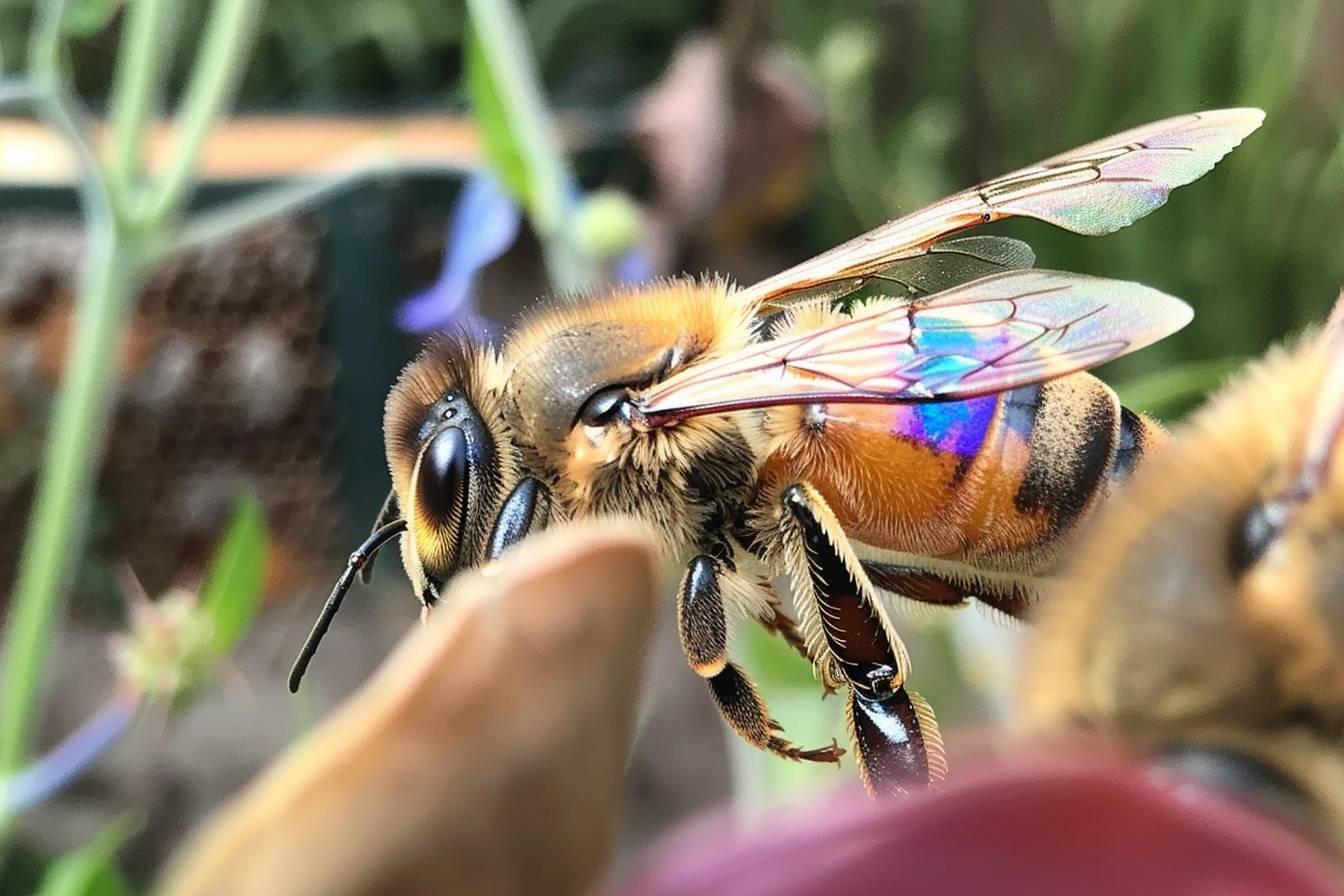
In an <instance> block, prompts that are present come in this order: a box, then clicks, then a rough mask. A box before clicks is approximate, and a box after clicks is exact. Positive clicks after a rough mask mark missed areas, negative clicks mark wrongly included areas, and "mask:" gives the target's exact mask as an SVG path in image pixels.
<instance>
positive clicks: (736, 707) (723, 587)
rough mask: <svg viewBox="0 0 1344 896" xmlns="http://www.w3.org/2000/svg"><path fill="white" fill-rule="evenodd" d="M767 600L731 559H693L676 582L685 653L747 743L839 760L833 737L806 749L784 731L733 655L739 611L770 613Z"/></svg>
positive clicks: (819, 759)
mask: <svg viewBox="0 0 1344 896" xmlns="http://www.w3.org/2000/svg"><path fill="white" fill-rule="evenodd" d="M763 601H764V598H762V597H761V596H760V591H759V590H758V589H757V588H756V586H755V585H753V584H752V583H751V582H750V581H749V580H748V579H746V578H745V577H743V576H742V575H741V574H740V573H738V572H737V570H735V569H733V568H732V567H731V566H730V564H729V562H728V561H727V560H725V559H722V558H720V557H716V556H711V555H709V554H701V555H699V556H697V557H695V558H694V559H692V560H691V562H690V563H689V564H688V565H687V567H686V573H685V575H683V576H682V580H681V585H680V587H678V588H677V633H678V635H679V636H680V638H681V646H682V650H683V651H684V652H685V653H686V659H687V660H688V661H689V662H690V664H691V668H692V669H693V670H695V673H696V674H697V675H699V676H700V677H701V678H703V679H705V681H706V683H707V684H708V685H709V690H710V693H711V694H713V696H714V702H715V704H716V705H717V706H718V708H719V712H720V714H721V715H722V716H723V718H724V721H726V722H727V723H728V726H729V727H730V728H732V729H733V731H734V732H735V733H736V734H737V735H738V736H739V737H741V738H742V739H743V740H745V741H747V743H749V744H751V745H752V746H755V747H759V748H760V749H762V750H768V751H770V752H771V753H774V754H775V755H777V756H782V757H784V758H786V759H796V760H804V761H808V762H837V763H838V762H839V759H840V757H841V756H842V755H843V754H844V752H845V751H844V750H843V749H842V748H841V747H840V745H839V744H837V743H836V742H835V741H834V740H832V741H831V743H830V745H829V746H826V747H821V748H819V749H815V750H805V749H801V748H799V747H796V746H794V745H793V744H792V743H790V742H789V741H788V740H786V739H785V738H783V737H781V736H780V735H779V732H780V731H781V730H782V729H781V727H780V725H779V723H778V722H776V721H775V720H774V719H772V718H771V717H770V714H769V710H768V709H767V708H766V705H765V700H764V699H763V698H762V697H761V693H760V691H759V690H758V689H757V688H756V685H755V683H754V682H752V680H751V679H750V678H749V677H748V676H747V674H746V673H745V672H744V671H743V670H742V668H741V667H740V666H738V665H737V664H736V663H734V662H732V661H731V660H730V659H729V657H728V633H729V628H730V626H731V623H732V621H733V620H734V617H740V616H743V615H751V616H755V617H756V618H758V619H760V618H766V616H767V614H766V613H764V612H763V610H764V609H768V608H763V607H758V606H756V605H757V604H760V603H762V602H763ZM770 618H773V616H771V617H770Z"/></svg>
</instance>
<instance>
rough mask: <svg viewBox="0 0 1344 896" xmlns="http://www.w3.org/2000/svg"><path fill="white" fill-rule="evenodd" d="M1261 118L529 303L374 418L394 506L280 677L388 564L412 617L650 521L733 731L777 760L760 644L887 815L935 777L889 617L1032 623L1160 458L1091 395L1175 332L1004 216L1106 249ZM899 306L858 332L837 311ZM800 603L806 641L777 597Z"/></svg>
mask: <svg viewBox="0 0 1344 896" xmlns="http://www.w3.org/2000/svg"><path fill="white" fill-rule="evenodd" d="M1263 117H1264V116H1263V113H1262V112H1261V111H1260V110H1258V109H1232V110H1220V111H1212V112H1205V113H1200V114H1194V115H1187V116H1183V117H1179V118H1172V119H1168V120H1165V121H1161V122H1158V123H1155V124H1150V125H1147V126H1145V127H1140V128H1136V129H1134V130H1131V131H1127V132H1125V133H1122V134H1119V135H1117V136H1114V137H1111V138H1108V139H1105V140H1101V141H1098V142H1095V143H1092V144H1089V145H1087V146H1084V147H1081V148H1079V149H1076V150H1074V151H1072V152H1069V153H1065V154H1063V155H1059V156H1055V157H1054V158H1051V159H1048V160H1046V161H1044V162H1041V163H1039V164H1037V165H1033V166H1032V167H1029V168H1024V169H1022V170H1019V171H1016V172H1013V173H1011V174H1008V175H1006V176H1003V177H999V178H996V179H994V180H990V181H988V182H986V183H983V184H980V185H979V186H977V187H974V188H971V189H968V190H964V191H962V192H960V193H957V194H955V195H953V196H951V197H948V198H946V199H943V200H941V201H939V202H938V203H936V204H934V205H932V206H929V207H927V208H925V209H922V210H920V211H917V212H915V213H914V214H911V215H908V216H906V217H904V218H900V219H897V220H895V221H891V222H889V223H887V224H885V225H883V226H881V227H879V228H877V229H875V230H873V231H871V232H869V233H866V234H864V235H862V236H860V237H858V238H856V239H854V240H851V241H850V242H848V243H845V244H843V245H841V246H839V247H837V248H835V249H832V250H830V251H828V252H825V253H823V254H822V255H819V256H817V257H816V258H813V259H811V260H810V261H806V262H803V263H802V264H800V265H798V266H796V267H794V268H791V269H789V270H787V271H785V272H784V273H781V274H778V275H776V276H773V277H770V278H768V279H766V280H764V281H762V282H760V283H757V284H755V285H753V286H748V287H745V288H738V287H735V286H732V285H730V284H729V283H727V282H726V281H724V280H721V279H703V280H695V279H689V278H686V279H676V280H667V281H662V282H657V283H652V284H649V285H647V286H643V287H640V288H636V289H621V290H618V291H614V292H610V293H607V294H603V295H594V296H587V297H580V298H571V299H561V300H553V301H550V302H545V303H542V304H540V305H538V306H537V307H536V308H535V309H534V310H532V311H531V312H530V313H529V314H527V315H525V316H524V317H523V319H522V320H521V323H520V324H519V326H517V327H516V328H515V329H514V331H513V332H512V333H511V334H510V335H509V336H508V337H507V339H506V340H505V342H504V345H503V347H502V349H500V350H498V351H496V350H494V349H492V348H489V347H486V346H481V345H478V344H475V343H473V342H472V341H471V340H470V339H467V338H443V339H439V340H437V341H435V342H433V343H432V344H431V345H429V346H428V347H427V348H426V349H425V350H424V352H423V353H422V354H421V355H420V356H419V357H418V358H417V359H416V360H415V361H413V362H412V363H411V364H410V365H409V366H408V367H407V368H406V370H405V371H404V372H403V374H402V376H401V377H400V379H399V381H398V382H397V384H396V385H395V386H394V387H393V389H392V391H391V394H390V395H389V397H388V401H387V409H386V416H385V437H386V446H387V458H388V465H389V467H390V470H391V475H392V484H393V486H392V493H391V494H390V495H389V496H388V501H387V504H386V505H385V507H384V509H383V512H382V513H381V514H380V515H379V517H378V520H377V524H376V525H375V527H374V531H373V534H372V535H371V536H370V537H369V539H368V540H367V541H366V542H365V543H364V545H362V546H361V547H360V548H359V549H358V550H357V551H356V552H355V553H354V554H353V555H352V557H351V558H350V562H349V564H348V565H347V568H346V570H345V572H344V574H343V575H342V576H341V579H340V581H339V582H338V583H337V585H336V588H335V589H334V590H333V592H332V595H331V598H330V599H329V600H328V604H327V606H326V607H325V608H324V609H323V612H322V615H321V616H320V618H319V619H318V622H317V624H316V625H315V626H314V629H313V632H312V634H311V635H310V636H309V640H308V643H307V644H306V645H305V647H304V649H303V652H302V653H301V655H300V657H299V659H298V661H297V662H296V664H295V667H294V670H293V672H292V673H291V679H290V686H291V689H294V688H297V686H298V683H299V680H300V678H301V676H302V675H303V673H304V669H305V668H306V666H307V664H308V662H309V660H310V659H311V658H312V656H313V653H314V651H315V649H316V645H317V642H318V640H320V638H321V636H322V634H323V633H324V632H325V631H326V628H327V626H328V625H329V624H330V621H331V618H332V615H333V614H334V613H335V611H336V609H337V608H338V607H339V605H340V601H341V599H342V597H343V595H344V593H345V591H346V589H347V588H348V587H349V586H350V584H351V583H352V582H353V579H354V577H355V575H356V574H357V572H358V571H359V570H360V569H361V568H367V564H368V562H369V561H370V560H371V558H372V557H373V555H374V553H375V552H376V551H377V550H378V548H379V547H381V546H382V545H383V544H385V543H387V542H388V541H390V540H392V539H394V538H400V540H401V550H402V559H403V561H404V565H405V567H406V572H407V575H408V576H409V578H410V580H411V582H412V585H413V587H414V589H415V591H416V593H417V595H418V596H419V598H420V601H421V603H422V605H423V606H424V607H425V608H429V607H432V606H433V605H434V603H435V602H436V601H437V599H438V595H439V594H440V592H441V589H442V587H443V584H444V582H445V581H446V580H447V579H448V578H449V577H451V576H452V575H453V574H454V573H455V572H457V571H458V570H461V569H464V568H467V567H474V566H478V565H481V564H482V563H486V562H488V561H490V560H491V559H493V558H495V557H497V556H499V555H500V554H501V553H502V552H503V551H505V550H507V549H508V547H509V546H511V545H512V544H514V543H516V542H517V541H518V540H520V539H521V538H523V537H525V536H526V535H527V534H528V533H529V532H532V531H535V530H536V529H538V528H539V527H541V526H544V525H547V524H548V523H553V522H557V521H561V520H565V519H568V518H572V517H579V516H591V515H634V516H636V517H639V518H642V519H643V520H646V521H648V522H649V523H651V524H652V525H653V526H654V527H655V528H656V529H657V530H658V531H659V532H660V533H661V536H662V550H663V553H664V554H665V557H666V559H667V560H668V561H669V562H675V563H679V564H682V565H683V566H684V574H683V576H682V579H681V584H680V586H679V587H678V590H677V619H678V633H679V636H680V639H681V644H682V647H683V648H684V651H685V653H686V656H687V659H688V661H689V663H690V665H691V667H692V668H693V669H694V671H695V672H696V673H697V674H698V675H700V676H701V677H702V678H704V679H705V680H706V682H707V683H708V686H709V689H710V692H711V694H712V696H713V699H714V701H715V703H716V704H717V706H718V708H719V710H720V712H721V714H722V716H723V718H724V719H725V721H726V722H727V724H728V725H729V727H731V728H732V730H733V731H734V732H736V733H737V734H738V735H739V736H741V737H742V738H744V739H745V740H747V741H748V742H749V743H751V744H753V745H755V746H757V747H760V748H762V749H765V750H768V751H770V752H772V753H775V754H777V755H779V756H782V757H787V758H790V759H795V760H809V761H816V762H837V761H838V760H839V757H840V756H841V755H842V754H843V753H844V752H845V751H844V750H843V749H842V748H841V747H840V746H839V744H837V743H836V742H835V741H832V742H831V743H830V744H829V745H825V746H821V747H818V748H812V749H804V748H800V747H798V746H796V745H795V744H793V743H791V742H790V741H789V740H787V739H786V738H785V737H784V735H783V732H782V729H781V727H780V725H779V724H778V723H777V722H775V721H774V719H773V718H772V717H771V715H770V712H769V711H768V709H767V707H766V704H765V702H764V700H763V699H762V697H761V694H760V692H759V691H758V689H757V688H756V686H755V684H754V683H753V682H752V681H751V679H750V678H749V677H748V675H747V673H746V671H745V670H744V669H743V668H742V667H741V666H740V665H738V664H737V663H735V662H733V661H732V660H731V658H730V655H731V651H730V640H731V633H732V631H733V629H734V626H735V625H736V624H738V623H739V622H740V621H742V620H744V619H747V620H755V621H756V622H758V623H759V624H761V625H763V626H764V627H765V628H766V629H767V630H770V631H772V632H774V633H777V634H779V635H780V636H782V637H783V638H785V639H786V640H787V641H788V642H789V643H790V644H791V645H792V646H793V647H794V649H796V650H797V651H798V652H799V653H801V654H802V655H803V656H805V657H806V658H807V659H808V660H809V661H810V662H812V663H813V664H814V666H815V668H816V670H817V671H818V674H819V676H820V678H821V680H822V682H823V684H824V686H825V687H826V688H827V689H828V690H836V689H844V690H845V691H847V715H848V720H849V729H850V733H851V738H850V740H851V742H852V745H853V748H854V750H855V752H856V754H857V757H858V760H859V769H860V773H861V777H862V778H863V780H864V782H865V784H866V785H867V786H868V787H869V788H870V789H871V790H874V791H904V790H906V789H908V788H911V787H914V786H919V785H922V784H924V783H927V782H929V781H932V780H936V779H939V778H941V777H942V775H943V774H944V771H945V760H944V755H943V750H942V746H941V740H940V738H939V735H938V730H937V724H936V722H935V720H934V715H933V712H932V710H931V709H930V708H929V706H928V704H927V703H926V702H925V701H924V700H923V699H922V698H920V697H919V695H918V694H917V693H915V692H914V691H913V690H910V689H908V688H907V686H906V682H907V680H908V679H909V676H910V660H909V657H908V656H907V655H906V651H905V648H904V646H903V644H902V642H901V638H900V636H899V634H898V633H897V630H896V627H895V625H894V624H893V623H892V615H891V611H892V609H893V608H894V607H895V606H897V605H898V604H901V603H913V604H915V605H920V604H923V605H929V604H933V605H940V606H957V605H963V604H967V603H969V602H970V601H971V600H973V599H974V600H978V601H981V602H982V603H984V604H985V605H987V606H989V607H993V608H994V609H996V610H999V611H1001V612H1003V613H1006V614H1008V615H1010V616H1021V615H1022V614H1023V613H1024V611H1025V610H1026V609H1027V607H1028V606H1029V605H1030V604H1031V603H1032V601H1033V599H1034V597H1035V595H1036V593H1037V591H1038V588H1039V583H1040V577H1041V576H1042V575H1043V574H1045V573H1047V572H1049V571H1051V570H1053V568H1054V567H1055V565H1056V561H1057V557H1058V553H1059V547H1058V546H1059V545H1060V544H1061V543H1062V540H1063V538H1064V537H1065V536H1066V535H1067V534H1068V533H1069V532H1070V531H1071V530H1072V529H1073V528H1074V526H1075V525H1076V524H1077V522H1078V521H1079V520H1080V519H1082V518H1083V517H1084V516H1086V515H1087V513H1088V512H1089V511H1090V510H1091V509H1092V508H1093V507H1094V506H1095V505H1096V504H1097V503H1098V502H1099V501H1101V500H1102V499H1103V498H1104V497H1105V496H1106V495H1107V494H1108V493H1109V492H1110V490H1111V488H1112V486H1113V484H1114V483H1115V482H1117V481H1118V480H1121V479H1123V478H1124V477H1125V476H1127V475H1128V473H1129V471H1130V470H1131V469H1132V468H1133V467H1134V465H1135V464H1136V463H1137V462H1138V461H1139V460H1140V458H1141V457H1143V456H1144V454H1145V453H1146V452H1147V450H1148V449H1149V447H1150V446H1151V445H1152V444H1153V443H1154V442H1155V441H1156V440H1158V439H1159V438H1160V430H1159V429H1158V428H1157V427H1156V425H1155V424H1153V423H1152V422H1150V421H1149V420H1147V419H1145V418H1144V417H1142V416H1140V415H1138V414H1135V413H1132V412H1130V411H1128V410H1126V409H1124V408H1122V407H1121V406H1120V404H1119V402H1118V401H1117V399H1116V396H1115V394H1114V393H1113V392H1112V391H1111V390H1110V389H1109V388H1107V387H1106V386H1105V385H1104V384H1103V383H1102V382H1101V381H1099V380H1097V379H1095V378H1093V377H1091V376H1089V375H1086V374H1081V373H1079V371H1082V370H1084V369H1085V368H1088V367H1091V366H1094V365H1097V364H1101V363H1103V362H1105V361H1108V360H1110V359H1112V358H1115V357H1117V356H1119V355H1122V354H1124V353H1126V352H1129V351H1133V350H1136V349H1138V348H1141V347H1143V346H1145V345H1148V344H1149V343H1151V342H1153V341H1155V340H1157V339H1160V338H1162V337H1164V336H1165V335H1167V334H1169V333H1171V332H1173V331H1175V330H1177V329H1179V328H1180V327H1182V326H1184V325H1185V323H1186V322H1188V321H1189V319H1190V310H1189V308H1188V307H1187V306H1186V305H1185V304H1184V303H1182V302H1180V301H1179V300H1177V299H1174V298H1171V297H1169V296H1166V295H1163V294H1162V293H1159V292H1157V291H1156V290H1153V289H1148V288H1146V287H1143V286H1139V285H1137V284H1133V283H1124V282H1119V281H1111V280H1103V279H1098V278H1095V277H1087V276H1083V275H1079V274H1069V273H1061V272H1054V271H1046V270H1038V269H1033V268H1032V265H1033V264H1034V261H1035V258H1034V255H1033V253H1032V252H1031V250H1030V248H1029V247H1027V246H1026V245H1025V244H1023V243H1021V242H1019V241H1017V240H1012V239H1007V238H1003V237H992V236H971V237H960V238H957V239H947V238H948V237H950V236H952V235H954V234H957V233H959V232H961V231H964V230H967V229H969V228H973V227H976V226H978V225H981V224H986V223H989V222H991V221H996V220H999V219H1002V218H1007V217H1012V216H1023V217H1029V218H1036V219H1038V220H1042V221H1046V222H1049V223H1051V224H1054V225H1056V226H1059V227H1062V228H1065V229H1067V230H1071V231H1073V232H1076V233H1081V234H1090V235H1100V234H1105V233H1109V232H1111V231H1114V230H1116V229H1118V228H1121V227H1124V226H1126V225H1128V224H1130V223H1132V222H1133V221H1134V220H1136V219H1138V218H1140V217H1142V216H1144V215H1146V214H1148V213H1149V212H1151V211H1153V210H1154V209H1156V208H1157V207H1158V206H1160V205H1161V204H1162V203H1163V202H1165V201H1166V198H1167V195H1168V193H1169V192H1170V191H1171V190H1172V189H1174V188H1176V187H1178V186H1181V185H1183V184H1186V183H1189V182H1191V181H1193V180H1195V179H1197V178H1199V177H1200V176H1202V175H1203V174H1205V173H1206V172H1207V171H1209V170H1210V169H1211V168H1212V167H1213V166H1214V165H1215V164H1216V163H1217V162H1218V160H1219V159H1221V158H1222V157H1223V156H1224V155H1226V154H1227V153H1228V152H1230V151H1231V150H1232V149H1233V148H1234V147H1235V146H1237V145H1238V144H1239V143H1240V142H1241V140H1242V139H1243V138H1244V137H1246V136H1247V135H1248V134H1250V133H1251V132H1252V131H1254V130H1255V129H1256V128H1257V127H1259V125H1260V123H1261V121H1262V120H1263ZM869 283H877V284H879V285H890V286H891V287H893V288H894V291H895V292H896V293H897V294H896V295H895V296H894V297H891V298H881V299H873V300H870V301H867V302H865V303H861V304H858V305H857V306H856V307H855V308H853V309H851V310H849V311H842V310H840V309H839V308H837V307H836V306H837V300H838V299H840V298H842V297H845V296H849V295H851V294H852V293H854V292H855V291H856V290H858V289H859V288H860V287H862V286H864V285H866V284H869ZM779 574H786V575H787V576H788V577H789V578H790V579H791V580H792V583H793V589H794V602H795V605H796V607H797V611H798V619H797V620H796V621H795V620H794V619H793V617H791V616H790V615H789V614H788V613H787V612H786V611H785V610H784V609H783V606H782V602H781V600H780V598H779V596H778V595H777V594H776V593H775V592H774V590H773V589H772V586H771V584H770V583H771V582H772V580H773V579H774V578H776V577H777V576H778V575H779Z"/></svg>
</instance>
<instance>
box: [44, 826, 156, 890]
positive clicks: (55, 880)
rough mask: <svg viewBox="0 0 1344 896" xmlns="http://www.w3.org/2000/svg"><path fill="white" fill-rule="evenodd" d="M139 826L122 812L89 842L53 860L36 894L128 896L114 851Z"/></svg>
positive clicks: (128, 888) (115, 851) (128, 887)
mask: <svg viewBox="0 0 1344 896" xmlns="http://www.w3.org/2000/svg"><path fill="white" fill-rule="evenodd" d="M139 827H140V822H139V821H137V820H135V819H134V818H133V817H132V816H129V815H123V816H121V817H120V818H117V819H115V820H113V821H112V822H110V823H109V824H108V825H107V826H106V827H104V828H103V829H102V830H101V831H99V832H98V836H96V837H94V838H93V840H92V842H90V843H88V844H86V845H84V846H81V847H80V848H79V849H75V850H71V851H70V852H68V853H66V854H65V855H63V856H61V857H60V858H59V859H57V860H56V861H54V862H52V863H51V865H50V866H49V867H48V868H47V873H46V876H45V877H43V878H42V887H41V889H39V890H38V891H37V896H131V894H132V890H131V888H130V885H129V884H127V883H126V880H125V878H123V877H122V876H121V872H120V871H119V870H118V869H117V865H116V859H117V850H119V849H121V847H122V845H123V844H125V843H126V841H127V840H129V839H130V837H131V835H132V834H134V833H135V832H136V830H138V829H139Z"/></svg>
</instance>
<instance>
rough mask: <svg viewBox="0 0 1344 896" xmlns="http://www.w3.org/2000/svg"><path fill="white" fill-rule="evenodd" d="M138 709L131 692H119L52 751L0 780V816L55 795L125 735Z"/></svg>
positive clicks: (137, 698)
mask: <svg viewBox="0 0 1344 896" xmlns="http://www.w3.org/2000/svg"><path fill="white" fill-rule="evenodd" d="M139 707H140V698H139V697H138V696H136V694H135V693H134V692H133V691H131V690H129V689H127V688H122V689H120V690H118V691H117V692H116V693H115V694H114V695H113V696H112V697H111V699H109V700H108V701H107V702H106V703H104V704H103V705H102V707H101V708H99V709H98V711H97V712H95V713H94V714H93V715H92V716H90V717H89V718H88V719H86V720H85V721H84V723H83V724H81V725H80V726H79V727H78V728H76V729H75V730H74V731H73V732H71V733H70V735H69V736H67V737H66V739H65V740H63V741H61V742H60V743H59V744H57V745H56V746H55V747H54V748H52V750H51V752H49V753H47V754H46V755H45V756H43V757H41V758H40V759H38V760H37V761H36V762H34V763H33V764H32V765H30V766H28V767H27V768H24V769H22V770H20V771H18V772H16V773H15V774H13V775H11V776H10V777H8V778H0V814H5V815H11V814H14V813H17V812H22V811H24V810H26V809H30V808H32V807H33V806H35V805H37V804H38V803H41V802H43V801H45V800H47V799H50V798H51V797H53V796H55V795H56V794H57V793H58V792H60V791H61V789H63V788H64V787H65V786H66V785H67V784H69V783H70V782H71V781H73V780H74V779H75V778H77V777H79V775H80V774H81V773H83V772H84V770H85V769H87V768H88V767H89V766H90V765H92V764H93V763H94V761H95V760H97V759H98V757H99V756H101V755H102V754H103V752H104V751H105V750H107V748H108V747H110V746H112V744H114V743H116V742H117V740H119V739H120V738H121V736H122V735H123V734H125V733H126V730H127V729H128V728H129V727H130V725H131V722H132V720H134V719H135V715H136V711H137V710H138V709H139Z"/></svg>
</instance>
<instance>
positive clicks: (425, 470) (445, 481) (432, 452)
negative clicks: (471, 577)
mask: <svg viewBox="0 0 1344 896" xmlns="http://www.w3.org/2000/svg"><path fill="white" fill-rule="evenodd" d="M467 452H468V446H467V438H466V435H465V434H464V433H463V432H462V430H460V429H457V428H456V427H445V428H444V429H441V430H439V431H438V432H437V433H436V434H435V435H434V437H433V438H432V439H431V440H430V442H429V444H428V445H427V446H425V452H424V455H423V456H422V457H421V459H420V473H419V476H418V478H417V480H416V484H415V497H416V501H417V502H418V504H419V510H420V511H421V512H423V513H424V514H425V515H426V516H427V517H429V519H430V520H432V521H433V523H434V524H435V525H436V526H438V527H447V529H448V535H449V536H450V537H451V538H454V539H455V538H457V537H458V536H459V535H460V530H461V528H462V526H463V524H464V522H465V520H466V514H467V497H468V494H467V492H468V486H467V475H468V462H469V458H468V454H467Z"/></svg>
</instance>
